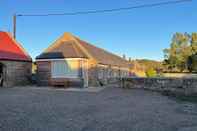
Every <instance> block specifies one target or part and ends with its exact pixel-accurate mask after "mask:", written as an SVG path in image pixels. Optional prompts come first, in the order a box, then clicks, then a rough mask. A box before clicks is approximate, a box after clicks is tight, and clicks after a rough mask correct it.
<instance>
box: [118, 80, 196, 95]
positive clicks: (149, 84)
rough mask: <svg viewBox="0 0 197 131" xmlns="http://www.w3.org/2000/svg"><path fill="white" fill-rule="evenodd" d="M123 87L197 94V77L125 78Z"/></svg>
mask: <svg viewBox="0 0 197 131" xmlns="http://www.w3.org/2000/svg"><path fill="white" fill-rule="evenodd" d="M122 87H123V88H142V89H148V90H153V91H161V92H169V93H174V94H182V95H197V79H195V78H124V79H123V80H122Z"/></svg>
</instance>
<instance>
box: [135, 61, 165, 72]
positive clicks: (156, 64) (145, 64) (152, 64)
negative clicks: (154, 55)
mask: <svg viewBox="0 0 197 131" xmlns="http://www.w3.org/2000/svg"><path fill="white" fill-rule="evenodd" d="M135 61H136V62H137V63H138V64H139V65H140V66H143V68H144V70H147V69H150V68H153V69H155V70H157V69H162V68H163V65H162V62H161V61H156V60H149V59H136V60H135Z"/></svg>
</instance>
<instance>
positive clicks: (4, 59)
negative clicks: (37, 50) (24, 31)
mask: <svg viewBox="0 0 197 131" xmlns="http://www.w3.org/2000/svg"><path fill="white" fill-rule="evenodd" d="M31 64H32V59H31V57H30V56H29V55H28V54H27V53H26V52H25V50H24V49H23V48H22V46H21V45H20V44H19V43H17V42H16V40H15V39H13V38H12V36H11V35H10V34H9V33H7V32H0V85H1V87H2V86H3V87H12V86H17V85H24V84H27V83H29V80H30V77H31V66H32V65H31Z"/></svg>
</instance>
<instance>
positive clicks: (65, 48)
mask: <svg viewBox="0 0 197 131" xmlns="http://www.w3.org/2000/svg"><path fill="white" fill-rule="evenodd" d="M56 58H87V57H86V55H85V54H84V53H83V52H82V51H81V50H80V49H79V48H78V46H77V45H76V44H75V42H74V41H72V40H69V41H63V42H61V43H60V44H59V46H55V47H53V48H52V49H50V50H48V51H45V52H43V53H42V54H41V55H39V56H38V57H37V58H36V59H56Z"/></svg>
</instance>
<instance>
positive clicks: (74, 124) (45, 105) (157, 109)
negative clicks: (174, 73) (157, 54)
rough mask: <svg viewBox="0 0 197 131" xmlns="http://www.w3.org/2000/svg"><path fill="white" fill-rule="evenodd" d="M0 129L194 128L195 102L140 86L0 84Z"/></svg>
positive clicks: (164, 130) (188, 130)
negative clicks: (89, 87) (83, 88)
mask: <svg viewBox="0 0 197 131" xmlns="http://www.w3.org/2000/svg"><path fill="white" fill-rule="evenodd" d="M0 131H197V104H195V103H189V102H183V101H182V102H181V101H176V100H175V99H171V98H169V97H166V96H163V95H161V94H159V93H156V92H151V91H144V90H139V89H130V90H127V89H120V88H105V89H102V90H96V91H79V90H78V91H75V90H65V89H53V88H47V87H45V88H35V87H28V88H25V87H21V88H1V89H0Z"/></svg>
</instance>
